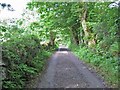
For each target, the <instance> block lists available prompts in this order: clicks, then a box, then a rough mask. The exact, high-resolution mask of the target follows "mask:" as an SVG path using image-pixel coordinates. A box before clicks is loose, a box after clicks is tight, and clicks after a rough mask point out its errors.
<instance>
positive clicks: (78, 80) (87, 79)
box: [37, 51, 105, 88]
mask: <svg viewBox="0 0 120 90" xmlns="http://www.w3.org/2000/svg"><path fill="white" fill-rule="evenodd" d="M104 87H105V86H104V84H103V82H102V80H100V79H98V78H97V76H96V74H93V73H92V72H90V71H89V69H88V68H87V67H86V66H85V65H84V64H83V62H82V61H80V60H79V59H78V58H77V57H76V56H74V55H73V53H72V52H70V51H57V52H56V53H55V54H54V55H53V56H52V57H51V59H50V60H49V64H48V67H47V69H46V72H45V73H44V75H43V76H42V78H41V79H40V80H39V82H38V85H37V88H104Z"/></svg>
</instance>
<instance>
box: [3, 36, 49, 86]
mask: <svg viewBox="0 0 120 90" xmlns="http://www.w3.org/2000/svg"><path fill="white" fill-rule="evenodd" d="M2 45H3V46H2V47H3V54H2V57H3V58H2V59H3V62H4V63H5V64H6V65H7V67H6V68H7V70H6V77H7V78H6V79H5V80H4V81H3V88H23V87H24V86H25V84H26V82H27V81H29V80H30V79H32V78H33V77H34V76H35V75H37V73H39V72H40V71H42V70H43V67H44V65H45V59H46V58H47V57H48V56H49V55H50V52H49V51H44V50H45V49H44V48H43V47H42V46H41V45H40V40H39V39H38V37H37V36H35V35H33V34H26V35H22V36H21V37H19V38H15V37H13V38H11V39H10V40H8V41H7V42H4V43H3V44H2Z"/></svg>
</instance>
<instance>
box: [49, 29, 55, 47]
mask: <svg viewBox="0 0 120 90" xmlns="http://www.w3.org/2000/svg"><path fill="white" fill-rule="evenodd" d="M50 44H51V45H52V46H54V45H55V34H54V32H52V31H50Z"/></svg>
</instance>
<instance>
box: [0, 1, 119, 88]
mask: <svg viewBox="0 0 120 90" xmlns="http://www.w3.org/2000/svg"><path fill="white" fill-rule="evenodd" d="M109 4H110V3H109V2H104V3H98V2H94V3H92V2H87V3H85V2H74V3H73V2H72V3H67V2H59V3H58V2H36V1H33V2H30V3H28V7H27V8H28V9H30V10H34V9H35V8H36V9H35V10H36V11H37V12H38V13H39V14H40V16H39V19H38V20H37V21H34V22H31V23H29V25H28V26H27V27H25V28H20V27H19V26H22V25H23V26H24V22H25V20H24V19H21V20H19V21H18V23H17V26H12V27H9V26H5V25H1V26H0V29H1V30H2V33H1V35H2V39H3V40H4V42H2V45H3V61H4V62H6V63H7V64H8V66H7V78H6V79H5V80H4V87H23V86H24V85H25V84H24V83H25V82H24V81H27V80H29V78H32V77H33V76H34V75H36V74H37V73H38V72H39V71H41V70H42V68H43V66H44V64H45V61H44V60H45V59H46V58H47V57H48V56H49V52H51V50H52V49H53V48H54V47H55V46H56V44H60V43H62V44H66V45H68V46H69V47H70V48H71V49H72V50H73V51H74V52H75V53H76V54H77V55H78V56H79V57H80V59H81V60H84V61H85V62H87V63H89V64H91V65H93V66H94V67H96V68H97V69H99V71H100V73H102V74H103V75H104V77H105V79H106V80H107V81H108V82H109V84H110V85H112V86H114V87H116V86H117V84H118V82H117V81H118V53H119V51H118V43H117V42H118V37H119V35H118V22H119V21H118V10H117V9H116V8H113V9H110V8H109V7H108V5H109ZM33 17H34V15H33ZM43 42H44V44H41V43H43Z"/></svg>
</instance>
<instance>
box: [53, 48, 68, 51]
mask: <svg viewBox="0 0 120 90" xmlns="http://www.w3.org/2000/svg"><path fill="white" fill-rule="evenodd" d="M55 51H70V49H68V48H57V49H56V50H55Z"/></svg>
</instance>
